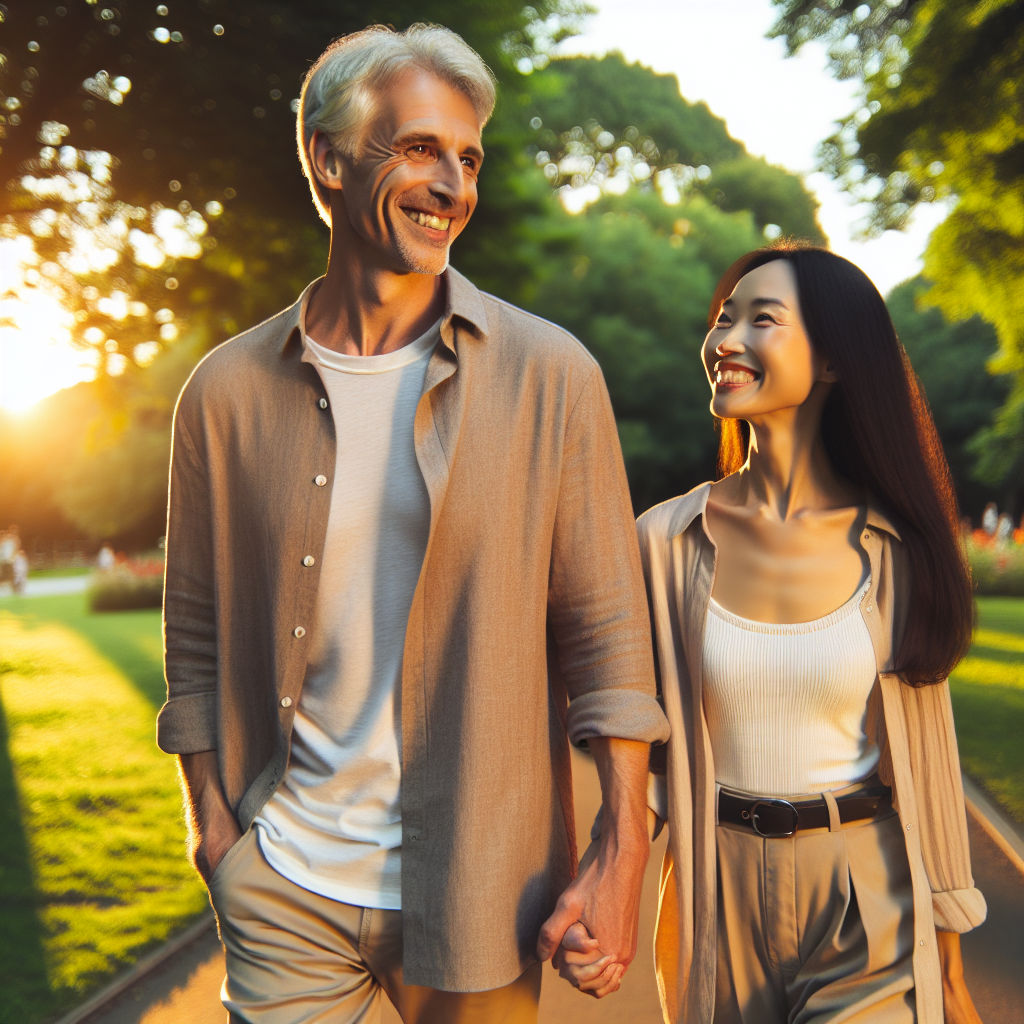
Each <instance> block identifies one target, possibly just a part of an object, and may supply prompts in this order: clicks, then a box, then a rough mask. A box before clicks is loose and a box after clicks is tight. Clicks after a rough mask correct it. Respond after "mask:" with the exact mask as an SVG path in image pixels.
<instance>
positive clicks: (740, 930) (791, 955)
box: [714, 801, 916, 1024]
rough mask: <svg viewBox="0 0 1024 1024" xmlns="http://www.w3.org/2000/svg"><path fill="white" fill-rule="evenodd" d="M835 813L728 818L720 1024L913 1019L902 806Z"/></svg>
mask: <svg viewBox="0 0 1024 1024" xmlns="http://www.w3.org/2000/svg"><path fill="white" fill-rule="evenodd" d="M832 806H833V808H834V806H835V803H834V801H832ZM832 822H833V827H832V830H830V831H826V830H824V829H815V830H813V831H810V830H808V832H806V833H804V832H800V833H797V835H796V836H794V837H792V838H790V839H763V838H761V837H760V836H757V835H755V834H754V833H753V832H749V831H746V830H744V829H740V828H736V827H734V826H731V825H719V826H718V828H717V836H718V971H717V981H716V990H715V1017H714V1020H715V1024H826V1022H829V1024H838V1022H840V1021H842V1022H843V1024H914V1021H915V1019H916V1012H915V1004H914V971H913V962H912V956H913V946H914V902H913V893H912V890H911V884H910V867H909V865H908V864H907V855H906V848H905V846H904V842H903V835H902V832H901V828H900V820H899V817H898V816H897V815H896V814H895V813H892V814H890V815H889V816H888V817H886V818H883V819H881V820H878V821H874V822H869V823H867V824H853V825H852V826H847V827H846V828H841V827H840V826H839V816H838V813H837V812H836V813H833V815H832Z"/></svg>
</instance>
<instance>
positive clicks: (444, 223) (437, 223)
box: [401, 206, 452, 231]
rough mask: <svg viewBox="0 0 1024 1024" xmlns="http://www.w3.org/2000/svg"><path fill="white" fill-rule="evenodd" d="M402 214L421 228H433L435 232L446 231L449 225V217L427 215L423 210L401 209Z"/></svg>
mask: <svg viewBox="0 0 1024 1024" xmlns="http://www.w3.org/2000/svg"><path fill="white" fill-rule="evenodd" d="M401 210H402V213H404V214H405V215H406V217H408V218H409V220H411V221H412V222H413V224H419V226H420V227H421V228H433V229H434V230H435V231H447V230H448V226H449V225H450V224H451V222H452V219H451V217H438V216H437V214H434V213H427V212H426V211H425V210H413V209H410V208H408V207H405V206H403V207H401Z"/></svg>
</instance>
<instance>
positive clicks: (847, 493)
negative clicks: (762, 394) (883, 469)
mask: <svg viewBox="0 0 1024 1024" xmlns="http://www.w3.org/2000/svg"><path fill="white" fill-rule="evenodd" d="M799 413H800V410H795V411H794V414H793V415H791V416H787V417H779V416H773V417H771V418H768V419H765V420H760V421H758V422H752V423H751V424H750V448H749V451H748V453H747V461H746V464H745V465H744V466H743V468H742V469H741V470H740V472H739V474H738V480H737V485H738V487H739V492H738V493H737V494H736V495H735V498H736V499H737V503H738V504H742V505H748V506H755V507H757V508H758V509H759V510H760V512H761V514H762V515H768V516H769V517H771V518H773V519H777V520H779V521H780V522H785V521H787V520H789V519H792V518H794V517H795V516H798V515H800V514H801V513H804V512H815V511H817V512H820V511H824V510H827V509H833V508H842V507H847V506H849V505H852V504H857V503H858V498H857V495H856V494H855V493H854V489H853V488H852V487H851V486H850V485H849V484H848V483H847V482H846V481H844V480H842V479H841V478H840V477H839V475H838V474H837V473H836V471H835V470H834V469H833V468H832V463H831V462H830V460H829V457H828V454H827V453H826V451H825V444H824V441H823V439H822V436H821V429H820V419H818V421H817V422H815V423H813V424H807V423H801V422H800V420H801V419H802V418H803V417H801V416H800V415H799Z"/></svg>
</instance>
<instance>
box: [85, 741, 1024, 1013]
mask: <svg viewBox="0 0 1024 1024" xmlns="http://www.w3.org/2000/svg"><path fill="white" fill-rule="evenodd" d="M573 775H574V789H575V797H576V815H577V829H578V832H579V833H580V837H579V838H580V849H581V850H582V849H584V848H585V847H586V845H587V843H588V842H589V839H587V836H588V834H589V830H590V822H591V821H592V820H593V817H594V814H595V812H596V810H597V807H598V804H599V803H600V789H599V787H598V784H597V773H596V772H595V770H594V765H593V762H592V761H591V760H590V759H589V758H588V757H586V756H585V755H582V754H579V753H578V752H576V751H574V752H573ZM968 825H969V827H970V834H971V851H972V855H973V859H974V875H975V881H976V882H977V885H978V887H979V888H980V889H981V890H982V891H983V892H984V893H985V897H986V899H987V900H988V906H989V917H988V920H987V921H986V922H985V924H984V925H982V926H981V927H980V928H978V929H976V930H975V931H973V932H971V933H970V934H969V935H967V936H965V937H964V957H965V961H966V971H967V981H968V984H969V986H970V989H971V993H972V994H973V996H974V1001H975V1003H976V1004H977V1007H978V1010H979V1012H980V1014H981V1018H982V1020H983V1021H984V1022H985V1024H1024V875H1022V874H1021V872H1020V871H1019V870H1018V869H1017V868H1016V867H1014V866H1013V865H1012V864H1011V863H1010V862H1009V861H1008V860H1007V858H1006V856H1005V854H1003V852H1002V851H1001V850H1000V849H999V848H998V847H997V846H996V844H995V843H994V842H993V841H992V840H991V839H990V838H989V836H988V835H987V834H986V833H985V832H984V831H982V829H981V828H979V827H978V825H977V823H976V822H975V821H974V819H973V818H972V817H970V816H968ZM664 843H665V839H664V836H662V837H661V838H660V839H659V840H658V842H657V843H656V844H655V847H654V849H653V850H652V852H651V860H650V863H649V864H648V867H647V875H646V877H645V879H644V895H643V904H642V907H641V911H640V942H641V949H640V953H639V954H638V955H637V958H636V960H635V961H634V963H633V965H632V967H631V968H630V970H629V973H628V974H627V975H626V979H625V981H624V983H623V985H622V988H621V989H620V990H619V991H618V992H617V993H616V994H615V995H613V996H609V997H608V998H607V999H603V1000H600V1001H598V1000H595V999H591V998H590V997H588V996H581V995H580V994H579V993H578V992H576V991H574V990H573V989H572V988H570V987H569V985H567V984H566V983H565V982H563V981H562V980H561V979H560V978H559V977H558V976H557V975H556V974H555V972H554V971H553V970H551V968H550V967H548V968H545V973H544V987H543V991H542V996H541V1010H540V1024H612V1022H616V1024H621V1022H622V1021H628V1024H661V1011H660V1009H659V1007H658V997H657V990H656V988H655V982H654V966H653V963H652V957H651V952H650V949H651V936H652V935H653V933H654V917H655V911H656V905H657V885H658V870H659V867H660V864H661V857H662V854H663V852H664ZM223 976H224V957H223V953H222V951H221V948H220V943H219V942H218V940H217V935H216V932H215V931H213V930H212V929H211V930H210V931H209V932H207V933H206V934H205V935H204V936H203V938H201V939H199V940H198V941H196V942H195V943H194V944H193V945H191V946H189V947H188V948H187V949H185V950H182V952H181V953H179V954H178V955H177V956H176V957H174V958H172V959H171V960H170V961H169V962H168V963H167V964H165V965H164V967H163V968H161V969H160V970H159V971H156V972H154V973H153V974H152V975H150V976H148V977H147V978H145V979H144V980H143V981H141V982H140V983H139V984H137V985H136V986H135V987H134V988H132V989H129V990H128V991H127V992H126V993H125V994H124V995H123V996H122V997H121V998H120V1000H119V1001H118V1002H117V1003H116V1004H114V1005H113V1006H111V1007H110V1008H108V1009H107V1010H106V1011H105V1012H103V1013H102V1014H100V1015H98V1016H94V1017H93V1018H92V1019H91V1020H90V1021H89V1024H224V1020H225V1013H224V1010H223V1008H222V1007H221V1005H220V1000H219V999H218V992H219V989H220V983H221V979H222V978H223ZM383 1003H384V1007H383V1014H382V1020H381V1024H401V1021H400V1019H399V1017H398V1014H397V1013H395V1011H394V1010H393V1008H392V1007H391V1004H390V1003H389V1002H388V1001H387V999H384V1000H383Z"/></svg>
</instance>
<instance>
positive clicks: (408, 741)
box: [158, 25, 668, 1024]
mask: <svg viewBox="0 0 1024 1024" xmlns="http://www.w3.org/2000/svg"><path fill="white" fill-rule="evenodd" d="M494 99H495V97H494V85H493V81H492V78H491V75H490V73H489V71H488V69H487V68H486V66H485V65H484V63H483V61H482V60H481V59H480V57H479V56H478V55H477V54H476V53H474V52H473V50H471V49H470V48H469V47H468V46H467V45H466V44H465V43H464V42H463V41H462V39H460V38H459V37H458V36H457V35H455V34H454V33H453V32H450V31H448V30H446V29H443V28H439V27H436V26H425V25H416V26H413V27H412V28H410V29H408V30H407V31H405V32H394V31H391V30H389V29H386V28H383V27H379V26H377V27H374V28H371V29H367V30H365V31H363V32H359V33H356V34H354V35H351V36H348V37H346V38H343V39H340V40H338V41H336V42H335V43H332V45H331V46H330V47H329V48H328V49H327V51H326V52H325V53H324V54H323V55H322V56H321V57H320V59H319V60H317V62H316V63H315V64H314V65H313V67H312V69H311V70H310V72H309V74H308V75H307V77H306V81H305V83H304V85H303V88H302V97H301V100H300V108H299V116H298V137H299V151H300V157H301V159H302V163H303V167H304V169H305V171H306V175H307V177H308V178H309V182H310V186H311V188H312V192H313V198H314V201H315V203H316V204H317V207H318V208H319V210H320V212H321V215H322V216H323V217H324V219H325V220H326V221H327V223H328V224H329V225H330V227H331V249H330V261H329V264H328V268H327V274H326V276H325V277H323V278H321V279H320V280H318V281H315V282H313V283H312V284H311V285H310V286H309V287H307V288H306V289H305V291H304V292H303V293H302V295H301V296H300V297H299V298H298V300H297V301H296V302H295V303H294V304H293V305H292V306H291V307H289V308H288V309H287V310H285V311H284V312H282V313H280V314H278V315H277V316H275V317H273V318H272V319H270V320H268V321H266V322H265V323H263V324H261V325H260V326H259V327H256V328H254V329H253V330H251V331H249V332H247V333H246V334H243V335H241V336H240V337H238V338H235V339H234V340H232V341H230V342H228V343H227V344H225V345H223V346H221V347H220V348H218V349H217V350H215V351H214V352H213V353H211V354H210V355H209V356H208V357H207V358H206V359H205V360H204V361H203V362H202V363H201V364H200V365H199V367H198V368H197V369H196V371H195V373H194V374H193V375H192V378H191V379H190V380H189V382H188V384H187V385H186V386H185V389H184V391H183V392H182V395H181V398H180V400H179V403H178V408H177V410H176V413H175V422H174V447H173V456H172V462H171V485H170V505H169V516H168V533H167V575H166V599H165V608H164V618H165V630H166V634H165V635H166V673H167V683H168V700H167V703H166V704H165V705H164V707H163V709H162V710H161V712H160V718H159V725H158V737H159V742H160V745H161V747H162V748H163V749H164V750H166V751H168V752H171V753H176V754H178V755H180V758H181V768H182V772H183V774H184V778H185V781H186V784H187V795H188V804H189V806H188V813H189V822H190V828H191V836H192V838H191V843H192V853H193V856H194V859H195V864H196V867H197V868H198V870H199V871H200V873H201V874H202V875H203V878H204V879H205V880H206V882H207V884H208V886H209V888H210V895H211V900H212V902H213V905H214V908H215V909H216V911H217V915H218V920H219V923H220V933H221V937H222V938H223V940H224V944H225V947H226V951H227V978H226V981H225V984H224V988H223V998H224V1003H225V1005H226V1006H227V1008H228V1009H229V1011H230V1019H231V1020H232V1021H248V1022H259V1024H284V1022H289V1024H298V1022H304V1021H310V1022H312V1021H327V1020H330V1021H331V1022H333V1024H344V1022H348V1021H352V1022H355V1021H366V1020H372V1019H376V1016H375V1014H376V1012H377V1004H378V1002H379V1000H380V994H381V991H382V990H383V991H384V992H386V993H387V995H388V996H389V997H390V999H391V1000H392V1002H393V1003H394V1004H395V1006H396V1007H397V1008H398V1011H399V1013H400V1014H401V1016H402V1018H403V1020H404V1021H406V1022H407V1024H413V1022H437V1024H456V1022H466V1024H470V1022H472V1024H489V1022H495V1024H497V1022H499V1021H502V1022H509V1024H515V1022H530V1021H534V1020H536V1016H537V1001H538V997H539V994H540V981H541V970H540V966H541V965H540V962H539V959H540V958H544V957H548V956H550V955H551V954H552V953H553V952H554V951H555V950H556V949H557V948H558V944H559V942H560V940H561V938H562V935H563V933H564V932H565V930H566V929H567V928H568V927H569V926H570V925H571V924H572V923H574V922H576V921H582V922H583V923H584V925H585V927H586V928H587V929H588V931H589V932H590V933H591V934H592V935H593V936H594V937H595V940H596V941H597V943H598V944H599V946H600V949H601V951H602V953H603V954H604V955H605V956H606V957H607V961H606V962H607V963H609V964H613V965H614V966H613V967H612V968H611V970H610V971H609V979H608V983H607V986H606V987H607V989H608V990H612V989H614V988H616V987H618V984H619V980H620V979H621V977H622V974H623V972H624V971H625V969H626V967H627V966H628V964H629V963H630V961H631V960H632V958H633V956H634V953H635V949H636V933H637V914H638V906H639V893H640V886H641V881H642V877H643V872H644V865H645V863H646V860H647V856H648V848H649V847H648V838H647V830H646V821H645V815H646V799H645V788H646V780H647V765H648V753H649V751H648V748H649V744H651V743H652V742H660V741H663V740H665V739H666V737H667V735H668V727H667V723H666V721H665V717H664V714H663V712H662V710H661V708H660V706H659V704H658V702H657V699H656V695H655V682H654V671H653V669H654V666H653V659H652V657H651V647H650V630H649V624H648V617H647V602H646V596H645V593H644V586H643V576H642V572H641V569H640V560H639V554H638V551H637V544H636V532H635V528H634V524H633V518H632V512H631V510H630V500H629V492H628V489H627V485H626V477H625V473H624V470H623V465H622V457H621V453H620V450H619V442H618V437H617V433H616V427H615V420H614V417H613V415H612V409H611V405H610V402H609V399H608V394H607V390H606V388H605V383H604V380H603V378H602V375H601V371H600V369H599V368H598V366H597V364H596V362H595V361H594V360H593V358H592V357H591V356H590V355H589V354H588V353H587V352H586V351H585V350H584V348H583V347H582V346H581V345H580V343H579V342H578V341H576V339H575V338H573V337H572V336H571V335H569V334H567V333H566V332H565V331H563V330H561V329H560V328H558V327H556V326H554V325H553V324H550V323H547V322H545V321H543V320H539V319H537V318H536V317H533V316H530V315H529V314H527V313H524V312H522V311H521V310H519V309H516V308H515V307H514V306H510V305H509V304H508V303H506V302H502V301H500V300H498V299H496V298H493V297H492V296H490V295H486V294H484V293H482V292H480V291H478V290H477V289H476V288H475V287H474V286H473V285H472V284H471V283H470V282H469V281H468V280H466V278H464V277H462V275H461V274H459V273H457V272H456V271H455V270H453V269H451V268H450V267H449V265H448V256H449V248H450V246H451V244H452V242H453V241H454V240H455V238H456V237H457V236H458V235H459V234H460V233H461V232H462V230H463V229H464V228H465V227H466V225H467V223H468V222H469V219H470V217H471V215H472V214H473V211H474V209H475V208H476V203H477V181H478V179H479V177H480V174H481V164H482V162H483V147H482V145H481V141H480V132H481V129H482V128H483V125H484V123H485V122H486V121H487V119H488V117H489V115H490V113H491V110H492V108H493V105H494ZM494 244H500V240H497V239H496V240H495V242H494ZM570 739H571V740H572V741H573V742H575V743H579V742H581V741H583V740H587V741H588V743H589V746H590V750H591V752H592V753H593V755H594V757H595V759H596V761H597V765H598V769H599V771H600V773H601V779H602V783H603V787H604V795H605V800H606V806H607V807H608V808H609V813H608V815H607V816H606V818H605V821H604V829H603V831H602V840H601V842H602V844H603V845H602V851H603V854H604V855H603V857H602V858H601V859H600V860H599V861H598V862H596V863H594V864H592V865H591V866H590V867H589V868H588V869H587V870H586V871H585V872H583V873H582V874H581V875H580V876H579V877H578V878H575V880H574V876H575V874H576V851H575V843H574V835H575V832H574V823H573V814H572V780H571V774H570V762H569V746H568V741H569V740H570Z"/></svg>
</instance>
